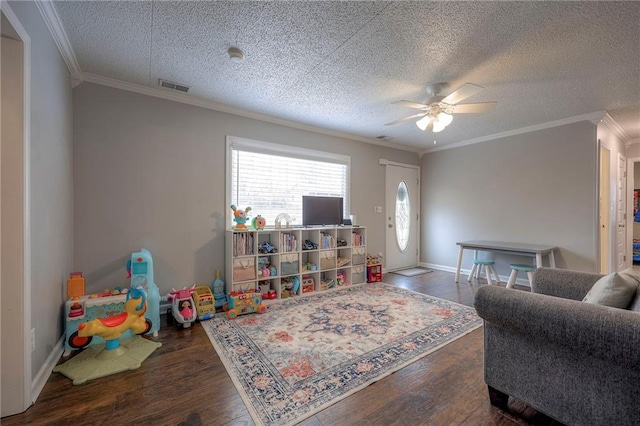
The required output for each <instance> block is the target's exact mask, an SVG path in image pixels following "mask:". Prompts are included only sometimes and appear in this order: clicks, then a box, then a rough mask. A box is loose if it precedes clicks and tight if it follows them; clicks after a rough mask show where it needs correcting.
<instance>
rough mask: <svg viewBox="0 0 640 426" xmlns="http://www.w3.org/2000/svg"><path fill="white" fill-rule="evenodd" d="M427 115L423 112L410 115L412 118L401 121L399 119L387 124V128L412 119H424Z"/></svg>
mask: <svg viewBox="0 0 640 426" xmlns="http://www.w3.org/2000/svg"><path fill="white" fill-rule="evenodd" d="M425 115H427V113H426V112H421V113H418V114H413V115H410V116H408V117H404V118H401V119H399V120H396V121H392V122H391V123H387V124H385V126H393V125H395V124H399V123H402V122H403V121H407V120H411V119H412V118H418V117H424V116H425Z"/></svg>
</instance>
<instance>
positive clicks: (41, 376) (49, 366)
mask: <svg viewBox="0 0 640 426" xmlns="http://www.w3.org/2000/svg"><path fill="white" fill-rule="evenodd" d="M64 336H65V335H64V334H62V336H61V337H60V340H58V342H57V343H56V345H55V346H54V347H53V350H52V351H51V353H50V354H49V356H48V357H47V359H46V360H45V362H44V364H43V365H42V367H41V368H40V371H38V375H37V376H36V377H35V379H34V380H33V382H31V399H32V401H31V403H32V404H33V403H35V402H36V399H38V396H40V392H42V389H44V385H46V384H47V380H49V377H50V376H51V374H52V373H53V368H54V367H55V366H56V364H58V360H59V359H60V357H61V356H62V351H63V349H64Z"/></svg>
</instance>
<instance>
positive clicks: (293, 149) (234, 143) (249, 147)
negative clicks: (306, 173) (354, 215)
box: [225, 135, 351, 229]
mask: <svg viewBox="0 0 640 426" xmlns="http://www.w3.org/2000/svg"><path fill="white" fill-rule="evenodd" d="M226 143H227V147H226V170H225V201H226V207H227V208H226V210H225V212H226V213H225V229H229V228H230V227H231V223H232V220H233V218H232V214H233V213H232V211H231V198H232V197H231V184H232V182H231V179H232V176H231V171H232V157H233V156H232V151H233V149H234V148H236V149H239V150H242V151H252V152H258V153H262V154H272V155H279V156H284V157H291V158H298V159H306V160H313V161H326V162H329V163H338V164H344V165H345V166H347V175H346V193H345V196H344V201H343V202H344V209H345V212H346V215H347V216H346V217H349V215H350V214H351V204H350V200H351V156H349V155H342V154H334V153H331V152H325V151H316V150H314V149H308V148H301V147H297V146H294V145H282V144H277V143H272V142H264V141H258V140H255V139H247V138H242V137H239V136H230V135H227V138H226Z"/></svg>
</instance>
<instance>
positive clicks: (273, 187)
mask: <svg viewBox="0 0 640 426" xmlns="http://www.w3.org/2000/svg"><path fill="white" fill-rule="evenodd" d="M265 148H266V149H265ZM269 148H272V149H269ZM230 149H231V156H230V162H231V164H230V168H231V174H230V180H231V182H230V192H231V204H235V205H236V206H237V207H238V208H239V209H245V208H247V207H251V212H250V216H251V217H252V218H253V217H255V216H257V215H261V216H262V217H264V218H265V219H266V221H267V225H268V226H273V225H274V224H275V218H276V216H278V215H279V214H280V213H287V214H289V216H291V219H292V222H293V224H294V225H302V196H303V195H322V196H331V197H343V199H344V210H345V211H344V212H343V214H344V215H345V216H344V217H347V216H346V215H347V213H348V208H349V207H348V184H349V157H344V156H335V158H332V157H333V156H332V154H327V153H321V152H317V153H315V152H314V151H311V150H306V149H300V148H296V147H290V146H287V147H284V146H281V145H273V144H267V143H260V145H258V146H253V145H252V144H246V143H245V144H240V143H231V144H230ZM260 151H263V152H260ZM314 154H315V155H314ZM314 157H319V158H314ZM229 221H230V224H233V222H232V218H230V220H229Z"/></svg>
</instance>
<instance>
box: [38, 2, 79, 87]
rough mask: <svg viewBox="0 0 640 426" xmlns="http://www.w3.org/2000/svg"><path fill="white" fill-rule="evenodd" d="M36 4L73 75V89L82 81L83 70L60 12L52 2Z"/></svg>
mask: <svg viewBox="0 0 640 426" xmlns="http://www.w3.org/2000/svg"><path fill="white" fill-rule="evenodd" d="M34 3H35V4H36V6H37V7H38V10H39V11H40V15H42V19H44V22H45V24H47V28H49V32H50V33H51V37H53V40H54V41H55V43H56V46H58V50H59V51H60V55H62V59H63V60H64V62H65V64H67V68H68V69H69V73H71V80H72V87H75V86H77V85H78V84H77V83H76V84H74V82H76V81H82V69H80V64H78V60H77V59H76V55H75V53H74V52H73V48H72V47H71V43H70V42H69V38H68V37H67V33H66V31H65V30H64V27H63V26H62V22H61V21H60V17H59V16H58V12H56V9H55V7H54V6H53V3H52V2H51V1H50V0H35V1H34Z"/></svg>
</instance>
